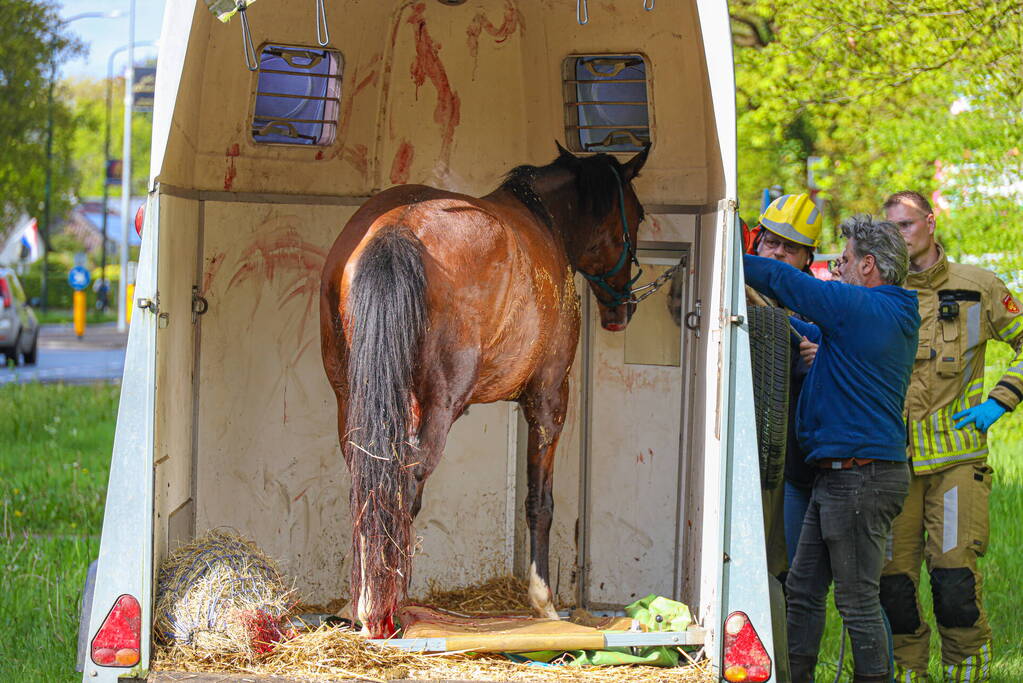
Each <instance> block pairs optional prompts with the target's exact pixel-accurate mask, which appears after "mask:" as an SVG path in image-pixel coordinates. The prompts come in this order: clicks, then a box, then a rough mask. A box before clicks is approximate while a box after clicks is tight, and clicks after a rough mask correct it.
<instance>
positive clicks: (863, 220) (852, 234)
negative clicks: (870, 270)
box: [839, 213, 909, 286]
mask: <svg viewBox="0 0 1023 683" xmlns="http://www.w3.org/2000/svg"><path fill="white" fill-rule="evenodd" d="M839 229H840V230H841V231H842V237H845V238H846V239H847V240H849V239H851V240H853V252H854V253H855V254H856V258H858V259H861V258H863V257H864V256H866V255H867V254H871V255H872V256H873V257H874V261H875V263H877V270H878V272H879V273H880V275H881V279H882V280H884V283H885V284H888V285H899V286H901V285H902V283H903V282H905V281H906V275H907V274H908V273H909V250H908V249H907V248H906V241H905V240H904V239H902V234H901V233H900V232H899V229H898V227H896V225H895V224H894V223H892V222H890V221H884V220H880V219H876V218H874V217H873V216H871V215H870V214H866V213H860V214H856V215H855V216H852V217H850V218H846V219H845V220H844V221H842V224H841V225H840V226H839Z"/></svg>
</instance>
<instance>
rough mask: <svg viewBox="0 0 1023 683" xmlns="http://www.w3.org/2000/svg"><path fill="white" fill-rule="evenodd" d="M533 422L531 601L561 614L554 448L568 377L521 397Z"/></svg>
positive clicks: (543, 611) (529, 507) (528, 512)
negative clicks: (553, 537) (554, 563)
mask: <svg viewBox="0 0 1023 683" xmlns="http://www.w3.org/2000/svg"><path fill="white" fill-rule="evenodd" d="M519 404H520V405H521V406H522V409H523V412H524V413H525V417H526V422H528V423H529V449H528V450H529V453H528V461H527V465H526V472H527V478H528V480H529V492H528V494H527V495H526V521H527V522H528V523H529V553H530V560H531V562H530V567H529V602H530V604H531V605H532V606H533V609H534V610H536V612H537V614H539V615H540V616H545V617H549V618H552V619H557V618H558V613H557V611H556V610H555V609H554V599H553V594H552V593H551V589H550V572H549V570H548V564H549V561H548V560H549V547H550V532H551V521H552V519H553V517H554V496H553V494H552V491H551V488H552V486H553V484H554V451H555V449H556V448H557V445H558V439H559V438H560V436H561V428H562V426H563V425H564V423H565V410H566V408H567V406H568V379H567V378H565V379H564V380H563V381H562V382H561V384H560V386H559V385H557V384H555V385H554V386H553V387H548V388H544V387H543V386H540V387H538V388H536V389H535V390H534V389H532V388H531V389H527V391H526V392H525V393H524V394H523V396H522V398H520V399H519Z"/></svg>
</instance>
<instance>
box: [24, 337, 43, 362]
mask: <svg viewBox="0 0 1023 683" xmlns="http://www.w3.org/2000/svg"><path fill="white" fill-rule="evenodd" d="M38 357H39V330H38V329H37V330H36V334H35V336H34V337H32V347H31V348H30V349H29V350H28V351H25V352H23V353H22V354H21V359H22V362H24V363H25V365H35V364H36V359H37V358H38Z"/></svg>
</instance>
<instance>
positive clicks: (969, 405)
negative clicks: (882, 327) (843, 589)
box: [881, 191, 1023, 682]
mask: <svg viewBox="0 0 1023 683" xmlns="http://www.w3.org/2000/svg"><path fill="white" fill-rule="evenodd" d="M884 210H885V214H886V216H887V218H888V220H890V221H891V222H893V223H895V224H896V225H897V226H898V227H899V230H900V232H901V233H902V236H903V238H904V239H905V240H906V244H907V246H908V248H909V255H910V274H909V277H908V278H907V280H906V285H905V286H906V287H907V288H909V289H912V290H915V291H916V292H917V295H918V297H919V302H920V318H921V320H922V324H921V327H920V346H919V349H918V350H917V354H916V360H915V362H914V365H913V375H912V379H911V382H910V387H909V391H908V393H907V395H906V407H905V417H906V425H907V431H908V434H907V437H908V454H907V455H908V457H909V460H910V462H911V464H912V478H911V482H910V489H909V496H908V497H907V498H906V503H905V507H904V508H903V511H902V514H901V515H900V516H899V517H898V518H897V519H896V520H895V523H894V525H893V527H892V541H893V545H892V556H891V559H890V560H889V562H888V563H887V564H886V566H885V568H884V572H883V576H882V579H881V601H882V604H883V605H884V608H885V611H886V612H887V614H888V619H889V621H890V622H891V626H892V631H893V633H894V638H895V659H896V664H897V669H896V670H897V673H898V674H899V676H898V680H899V681H925V680H928V678H927V663H928V659H929V656H928V643H929V641H930V627H929V626H928V625H927V621H926V620H925V619H924V615H923V614H922V613H921V611H920V605H919V602H918V601H917V586H918V583H919V579H920V564H921V561H922V560H925V561H926V562H927V570H928V571H929V572H930V575H931V591H932V593H933V595H934V617H935V620H936V621H937V624H938V632H939V634H940V635H941V649H942V658H941V659H942V665H943V668H944V671H945V680H946V681H957V682H958V681H987V680H990V674H989V671H990V661H991V628H990V626H989V625H988V622H987V616H986V615H985V613H984V608H983V604H982V601H981V576H980V572H979V571H978V569H977V558H979V557H981V556H982V555H983V554H984V551H985V550H986V549H987V543H988V494H989V493H990V492H991V474H992V469H991V467H990V466H988V464H987V445H986V438H985V433H986V432H987V430H988V428H990V427H991V425H992V424H994V422H995V421H996V420H997V419H998V418H1000V417H1001V416H1002V415H1004V414H1005V413H1006V412H1008V411H1011V410H1012V409H1013V408H1015V407H1016V405H1017V404H1019V402H1020V400H1021V399H1023V354H1021V350H1023V317H1021V315H1020V304H1019V302H1018V301H1017V300H1016V299H1015V298H1013V296H1012V294H1010V293H1009V290H1008V289H1006V287H1005V284H1004V283H1003V282H1002V281H1001V280H1000V279H998V277H997V276H995V275H994V274H992V273H990V272H989V271H987V270H984V269H983V268H977V267H975V266H967V265H960V264H957V263H952V262H950V261H949V260H948V258H947V257H946V255H945V251H944V249H942V247H941V245H940V244H938V243H937V242H936V241H935V238H934V226H935V220H934V212H933V211H932V210H931V205H930V203H929V202H928V201H927V200H926V199H925V198H924V197H923V196H921V195H920V194H918V193H916V192H910V191H905V192H898V193H896V194H893V195H892V196H891V197H889V198H888V199H887V201H886V202H885V204H884ZM989 339H998V340H1001V341H1004V342H1006V343H1007V344H1011V345H1012V347H1013V348H1014V349H1015V351H1016V354H1015V357H1014V358H1013V360H1012V364H1011V366H1010V367H1009V369H1008V370H1007V371H1006V373H1005V374H1004V375H1003V376H1002V378H1001V380H1000V381H999V382H998V384H997V385H995V387H994V388H993V389H992V390H991V392H990V393H989V394H988V397H987V399H986V400H984V399H983V396H982V392H983V386H984V347H985V343H986V342H987V341H988V340H989Z"/></svg>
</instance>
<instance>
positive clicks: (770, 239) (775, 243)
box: [760, 231, 806, 256]
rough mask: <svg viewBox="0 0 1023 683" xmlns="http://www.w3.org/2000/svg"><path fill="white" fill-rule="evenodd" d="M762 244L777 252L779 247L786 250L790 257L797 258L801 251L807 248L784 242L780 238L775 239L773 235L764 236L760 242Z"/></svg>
mask: <svg viewBox="0 0 1023 683" xmlns="http://www.w3.org/2000/svg"><path fill="white" fill-rule="evenodd" d="M765 232H766V231H765ZM760 243H761V244H762V245H763V246H764V247H766V248H767V249H769V250H771V251H775V250H776V249H777V248H778V247H781V248H782V249H784V250H785V253H786V254H788V255H790V256H795V255H796V254H798V253H799V252H800V251H802V250H803V249H805V248H806V247H804V246H803V245H801V244H796V243H795V242H790V241H788V240H783V239H781V238H780V237H775V236H774V235H771V234H766V235H764V238H763V239H762V240H761V241H760Z"/></svg>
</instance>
